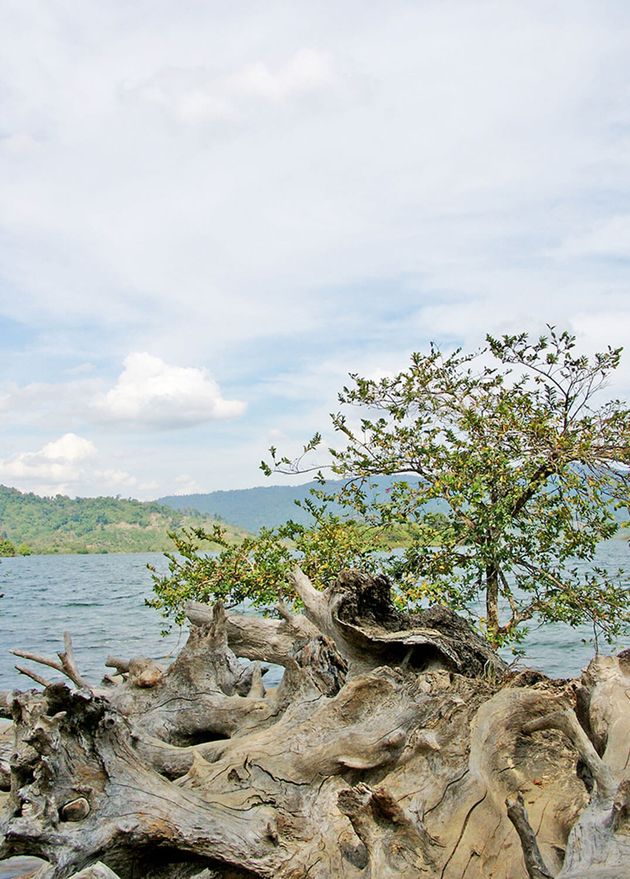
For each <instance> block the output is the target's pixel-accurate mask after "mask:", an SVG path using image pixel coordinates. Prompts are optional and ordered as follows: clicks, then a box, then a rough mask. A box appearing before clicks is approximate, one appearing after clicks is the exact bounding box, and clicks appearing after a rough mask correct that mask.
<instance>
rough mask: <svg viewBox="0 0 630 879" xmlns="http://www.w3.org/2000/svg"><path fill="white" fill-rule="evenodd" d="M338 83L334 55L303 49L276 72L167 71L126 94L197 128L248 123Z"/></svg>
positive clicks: (253, 68)
mask: <svg viewBox="0 0 630 879" xmlns="http://www.w3.org/2000/svg"><path fill="white" fill-rule="evenodd" d="M333 83H334V74H333V68H332V63H331V60H330V58H329V56H328V55H327V54H326V53H323V52H320V51H317V50H315V49H307V48H303V49H299V50H298V51H297V52H295V54H294V55H293V56H292V57H291V58H290V59H289V61H288V62H287V63H286V64H285V65H283V66H280V67H278V68H275V69H274V68H272V67H270V65H268V64H266V63H264V62H263V61H257V62H254V63H250V64H246V65H244V66H243V67H241V68H240V69H238V70H236V71H234V72H232V73H228V74H221V75H217V74H216V73H213V72H212V71H210V70H208V69H207V68H203V67H202V68H198V67H180V68H166V69H163V70H160V71H159V72H158V73H156V74H154V75H153V76H152V77H151V78H150V79H148V80H146V81H145V82H142V83H138V84H135V85H127V86H126V87H125V88H124V89H123V90H122V95H123V97H124V98H125V99H128V100H134V101H140V102H142V103H144V104H146V105H148V106H153V107H157V108H159V109H160V110H162V111H164V112H165V113H166V114H167V115H168V116H170V117H171V118H172V120H174V121H176V122H180V123H188V124H196V123H201V122H207V121H221V122H225V121H238V120H243V119H245V118H247V116H249V115H251V114H252V113H255V112H257V111H258V110H259V109H267V108H268V107H269V105H280V104H282V103H285V102H287V101H290V100H293V99H297V98H299V97H303V96H308V95H310V94H316V93H318V92H320V91H322V90H324V89H327V88H329V87H330V86H332V85H333Z"/></svg>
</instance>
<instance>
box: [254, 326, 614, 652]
mask: <svg viewBox="0 0 630 879" xmlns="http://www.w3.org/2000/svg"><path fill="white" fill-rule="evenodd" d="M620 355H621V349H611V348H609V349H608V350H607V351H606V352H604V353H599V354H595V355H594V356H593V357H590V358H589V357H587V356H586V355H583V354H579V353H577V352H576V351H575V338H574V337H573V336H571V335H570V334H569V333H567V332H561V333H558V332H556V330H555V329H554V328H553V327H549V333H548V334H547V335H545V336H541V337H540V338H538V339H535V340H530V338H529V337H528V335H527V334H526V333H522V334H520V335H506V336H503V337H501V338H494V337H492V336H488V337H487V346H486V347H485V348H484V349H483V350H482V351H480V352H478V353H476V354H464V353H462V351H461V350H458V351H456V352H455V353H453V354H450V355H445V354H443V353H442V352H441V351H440V350H439V349H438V348H437V347H435V346H432V347H431V349H430V351H429V352H428V353H426V354H414V355H413V356H412V358H411V363H410V365H409V367H408V368H407V369H406V370H405V371H403V372H400V373H399V374H398V375H396V376H394V377H392V378H383V379H380V380H372V379H365V378H361V377H359V376H358V375H352V376H351V378H352V385H351V386H350V387H345V388H344V389H343V391H342V392H341V394H340V396H339V401H340V403H341V404H343V406H344V407H345V409H346V410H347V409H351V410H355V411H351V414H348V413H347V411H342V412H338V413H337V414H335V415H333V416H332V423H333V427H334V429H335V430H336V431H337V432H338V433H339V434H340V435H341V436H342V437H343V438H344V440H345V443H344V445H343V447H342V448H340V449H330V450H329V452H330V455H331V458H332V466H331V470H332V473H333V474H335V475H336V476H337V477H341V478H342V479H344V480H345V481H346V483H345V487H344V489H343V492H342V498H343V500H344V501H345V503H346V504H348V506H349V507H350V508H352V509H353V510H355V511H356V512H357V513H360V514H361V515H362V516H363V517H365V519H366V520H368V521H372V522H374V523H378V524H386V523H401V522H404V523H416V524H422V525H423V526H424V527H423V528H422V529H421V530H420V531H419V532H417V533H418V534H419V535H420V539H416V540H414V541H412V544H411V545H410V546H409V547H408V548H407V550H406V552H405V553H404V555H403V556H402V557H401V558H397V559H392V560H390V573H391V574H393V575H394V577H395V579H396V580H397V581H398V583H399V584H400V588H401V590H402V594H403V595H404V598H405V600H406V601H408V602H413V601H415V600H418V599H421V598H425V597H426V598H429V599H432V600H434V601H438V602H444V603H447V604H449V605H450V606H452V607H455V608H461V607H463V606H465V605H466V604H469V603H470V602H471V601H473V600H474V599H475V598H477V597H478V596H479V595H482V596H483V598H484V600H485V608H486V616H485V620H484V623H485V627H486V630H487V632H488V635H489V636H490V638H491V640H493V641H495V642H497V643H501V642H503V641H504V640H506V639H508V638H510V637H514V636H515V634H516V631H517V627H518V626H519V625H520V624H521V623H523V622H525V621H527V620H529V619H531V617H532V616H534V614H538V615H539V616H540V617H542V618H543V619H545V620H548V621H552V620H562V621H565V622H568V623H570V624H571V625H577V624H579V623H582V622H586V621H590V622H592V623H593V624H594V625H596V626H598V627H599V628H600V629H601V630H603V631H604V633H608V634H614V633H618V632H619V630H620V628H621V627H622V626H623V625H624V623H627V621H628V609H627V608H628V588H627V582H624V573H623V572H622V571H618V572H616V574H615V575H611V574H610V573H609V572H608V571H606V570H604V569H602V568H599V567H597V566H593V564H592V563H593V559H594V554H595V549H596V547H597V545H598V543H599V542H600V541H602V540H605V539H607V538H610V537H612V536H613V535H614V534H615V532H616V531H617V529H618V521H617V518H616V516H615V512H616V510H619V509H624V510H625V512H626V515H627V513H628V507H629V504H630V490H629V489H630V480H629V471H628V465H629V464H630V411H629V410H628V408H627V407H626V406H625V405H623V404H622V403H621V402H620V401H619V400H613V401H603V402H602V401H601V399H600V398H601V396H602V390H603V389H604V387H605V383H606V380H607V378H608V377H609V375H610V373H611V372H612V371H613V370H614V369H616V368H617V366H618V364H619V360H620ZM356 410H358V411H356ZM320 443H321V437H320V436H319V435H318V436H316V437H315V438H314V440H313V441H312V442H311V443H310V444H309V447H308V448H309V450H311V449H315V448H317V447H318V446H319V445H320ZM272 455H273V459H274V460H273V468H274V469H277V470H280V471H285V472H286V471H290V472H295V471H296V470H300V469H302V459H299V460H298V461H290V460H289V459H287V458H286V457H284V458H280V459H278V457H277V455H276V454H275V450H272ZM263 466H264V469H265V470H266V472H269V471H270V470H271V468H270V467H269V466H268V465H263ZM380 474H389V475H392V476H395V477H401V479H400V481H396V482H395V483H394V485H393V487H392V489H391V491H390V493H389V494H388V495H387V497H386V498H384V499H380V500H376V501H374V500H373V499H371V498H370V495H369V493H368V492H367V491H366V485H369V480H370V478H371V477H373V476H376V475H380ZM435 505H439V508H440V510H441V512H442V513H443V515H445V516H446V520H447V526H448V527H444V521H442V522H440V523H439V525H438V529H437V530H434V529H433V528H432V524H431V514H432V510H433V509H435ZM584 563H588V565H585V564H584ZM502 598H503V599H504V600H505V603H506V605H507V607H508V609H509V610H508V613H507V614H503V615H502V614H501V613H500V603H501V599H502ZM502 616H503V618H502Z"/></svg>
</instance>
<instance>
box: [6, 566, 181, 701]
mask: <svg viewBox="0 0 630 879" xmlns="http://www.w3.org/2000/svg"><path fill="white" fill-rule="evenodd" d="M148 562H150V563H152V564H154V565H156V567H158V568H160V567H162V568H164V567H165V565H164V559H163V556H162V555H160V554H159V553H130V554H121V555H113V554H112V555H49V556H26V557H17V558H9V559H2V561H1V562H0V592H3V593H4V598H2V599H0V689H13V688H15V687H18V688H21V689H27V688H28V687H29V686H34V684H31V683H30V682H29V680H28V678H26V677H24V676H23V675H21V674H19V673H18V672H16V671H15V668H14V666H15V664H16V663H17V664H18V665H24V666H30V667H31V668H36V670H37V671H38V672H40V673H41V674H43V675H44V677H48V676H49V677H50V678H54V677H55V673H54V671H50V675H49V670H48V669H45V668H44V667H43V666H34V665H33V664H32V663H29V662H28V661H27V660H23V659H18V658H17V657H15V656H12V655H11V654H10V653H9V650H10V649H11V648H13V647H19V648H21V649H23V650H29V651H32V652H34V653H39V654H43V655H45V656H49V657H52V658H56V654H57V652H58V651H59V650H63V633H64V631H69V632H70V634H71V635H72V640H73V644H74V652H75V657H76V660H77V665H78V667H79V669H80V670H81V672H82V673H83V674H84V675H85V676H86V677H87V678H88V680H89V681H90V682H92V683H98V682H99V681H100V680H101V678H102V677H103V674H104V673H105V672H106V671H107V669H106V668H105V664H104V663H105V658H106V657H107V655H108V654H113V655H114V656H121V657H123V658H126V659H128V658H131V657H133V656H150V657H153V658H160V657H164V656H167V655H169V654H170V653H172V651H173V650H174V649H176V647H177V645H178V642H181V638H182V635H181V633H180V632H179V631H175V632H173V633H171V635H169V636H168V637H166V638H162V637H161V636H160V631H161V629H162V628H163V626H164V621H163V620H162V618H161V617H160V616H159V614H158V613H157V611H155V610H153V609H152V608H150V607H146V606H145V604H144V599H145V598H146V597H148V596H150V594H151V576H150V574H149V572H148V571H147V568H146V566H147V563H148ZM57 679H58V678H57Z"/></svg>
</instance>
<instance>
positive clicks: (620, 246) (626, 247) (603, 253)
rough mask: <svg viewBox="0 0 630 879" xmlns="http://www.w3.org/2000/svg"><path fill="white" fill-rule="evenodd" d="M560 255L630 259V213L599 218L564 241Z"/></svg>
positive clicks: (559, 251) (567, 256)
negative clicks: (584, 229)
mask: <svg viewBox="0 0 630 879" xmlns="http://www.w3.org/2000/svg"><path fill="white" fill-rule="evenodd" d="M557 253H558V255H559V256H562V257H565V258H573V257H577V258H580V257H600V258H611V257H612V258H613V259H617V258H619V259H625V260H630V214H620V215H617V216H614V217H608V218H606V219H605V220H599V221H598V222H597V223H594V224H593V226H592V227H591V228H590V229H588V230H587V231H585V232H581V233H578V234H576V235H574V236H572V237H569V238H567V239H566V240H565V241H563V242H562V244H561V245H560V247H559V248H558V251H557Z"/></svg>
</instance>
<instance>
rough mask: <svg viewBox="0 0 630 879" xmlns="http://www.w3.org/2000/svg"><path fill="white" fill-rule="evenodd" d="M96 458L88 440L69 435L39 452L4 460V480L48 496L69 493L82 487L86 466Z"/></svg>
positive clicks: (0, 462) (1, 466)
mask: <svg viewBox="0 0 630 879" xmlns="http://www.w3.org/2000/svg"><path fill="white" fill-rule="evenodd" d="M95 456H96V447H95V446H94V444H93V443H92V442H91V441H90V440H88V439H85V438H84V437H81V436H77V434H75V433H66V434H64V435H63V436H61V437H59V439H57V440H54V441H52V442H49V443H46V444H45V445H44V446H43V447H42V448H41V449H39V450H38V451H36V452H21V453H18V454H16V455H13V456H12V457H10V458H5V459H4V460H0V480H1V481H2V482H4V483H8V484H9V485H14V486H16V487H22V488H27V489H35V490H37V489H39V490H40V493H48V489H49V488H50V487H51V486H53V487H54V491H53V492H52V493H56V492H57V491H67V490H68V488H69V487H71V486H73V485H75V484H76V483H78V482H79V481H80V480H81V478H82V476H83V473H84V465H85V462H86V461H88V460H90V459H93V458H94V457H95Z"/></svg>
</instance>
